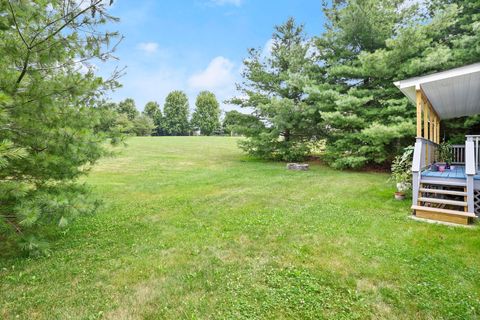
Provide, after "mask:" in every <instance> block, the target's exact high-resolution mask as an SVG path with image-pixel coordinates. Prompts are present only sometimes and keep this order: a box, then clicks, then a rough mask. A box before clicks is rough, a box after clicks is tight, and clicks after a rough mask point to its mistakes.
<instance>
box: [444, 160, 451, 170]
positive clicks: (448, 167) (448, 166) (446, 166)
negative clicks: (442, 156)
mask: <svg viewBox="0 0 480 320" xmlns="http://www.w3.org/2000/svg"><path fill="white" fill-rule="evenodd" d="M445 169H446V170H450V163H448V162H447V163H446V164H445Z"/></svg>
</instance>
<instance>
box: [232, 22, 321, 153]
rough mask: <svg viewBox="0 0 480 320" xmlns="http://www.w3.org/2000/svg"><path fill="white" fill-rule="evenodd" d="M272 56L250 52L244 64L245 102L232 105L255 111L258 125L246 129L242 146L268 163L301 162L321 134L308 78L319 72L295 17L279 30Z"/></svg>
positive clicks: (243, 86)
mask: <svg viewBox="0 0 480 320" xmlns="http://www.w3.org/2000/svg"><path fill="white" fill-rule="evenodd" d="M272 41H273V48H272V52H271V55H270V56H268V57H263V56H262V52H261V50H256V49H250V50H249V53H250V56H249V57H248V58H247V59H245V61H244V66H245V71H244V72H243V75H242V76H243V78H244V80H245V81H244V82H243V83H242V84H241V85H239V86H238V89H239V91H240V92H241V94H242V96H244V97H241V98H234V99H232V100H231V101H230V102H231V103H233V104H236V105H239V106H241V107H243V108H251V109H253V110H254V111H253V115H254V116H255V117H256V118H257V120H258V122H257V123H256V124H255V125H253V126H250V127H249V128H245V130H243V132H244V134H245V135H246V136H247V138H248V139H246V140H245V141H242V142H241V143H240V146H241V147H242V148H243V149H244V150H246V151H247V152H248V153H250V154H251V155H254V156H258V157H261V158H266V159H275V160H289V161H290V160H299V159H302V158H304V157H305V156H307V155H308V154H309V147H308V143H309V142H311V141H314V140H315V139H316V138H317V137H318V136H319V135H320V134H321V125H320V123H321V118H320V114H319V113H318V110H317V106H316V105H315V104H314V103H312V101H311V100H310V98H309V96H308V95H306V94H305V91H304V87H305V86H307V85H308V83H309V82H308V80H309V79H308V78H307V74H308V73H314V71H315V70H317V71H318V67H317V66H316V64H315V57H314V53H313V52H312V51H311V50H310V49H311V45H310V41H309V40H308V39H307V38H306V35H305V33H304V30H303V26H301V25H297V24H296V23H295V20H294V19H293V18H291V19H289V20H288V21H287V22H285V23H284V24H283V25H280V26H277V27H275V32H274V34H273V36H272Z"/></svg>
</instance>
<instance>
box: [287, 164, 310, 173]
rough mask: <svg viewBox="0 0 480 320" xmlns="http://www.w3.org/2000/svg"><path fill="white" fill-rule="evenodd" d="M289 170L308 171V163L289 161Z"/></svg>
mask: <svg viewBox="0 0 480 320" xmlns="http://www.w3.org/2000/svg"><path fill="white" fill-rule="evenodd" d="M287 169H288V170H299V171H306V170H308V164H306V163H288V164H287Z"/></svg>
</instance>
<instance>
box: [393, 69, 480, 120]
mask: <svg viewBox="0 0 480 320" xmlns="http://www.w3.org/2000/svg"><path fill="white" fill-rule="evenodd" d="M394 84H395V86H397V88H399V89H400V90H401V91H402V92H403V93H404V94H405V95H406V96H407V97H408V98H409V99H410V101H412V102H413V103H414V104H416V90H417V89H421V90H422V91H423V93H424V95H425V96H426V97H427V98H428V100H429V101H430V103H431V104H432V106H433V108H434V109H435V111H436V112H437V114H438V116H439V117H440V118H441V119H451V118H458V117H464V116H471V115H475V114H480V63H476V64H471V65H468V66H464V67H460V68H455V69H451V70H447V71H442V72H437V73H433V74H429V75H426V76H421V77H415V78H411V79H407V80H402V81H397V82H395V83H394Z"/></svg>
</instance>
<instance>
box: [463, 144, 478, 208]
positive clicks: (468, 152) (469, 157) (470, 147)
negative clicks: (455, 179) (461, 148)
mask: <svg viewBox="0 0 480 320" xmlns="http://www.w3.org/2000/svg"><path fill="white" fill-rule="evenodd" d="M476 171H477V169H476V168H475V145H474V143H473V139H471V138H470V137H467V141H466V142H465V174H466V175H467V205H468V212H472V213H473V212H475V200H474V191H473V190H474V179H473V177H474V176H475V173H476Z"/></svg>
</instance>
